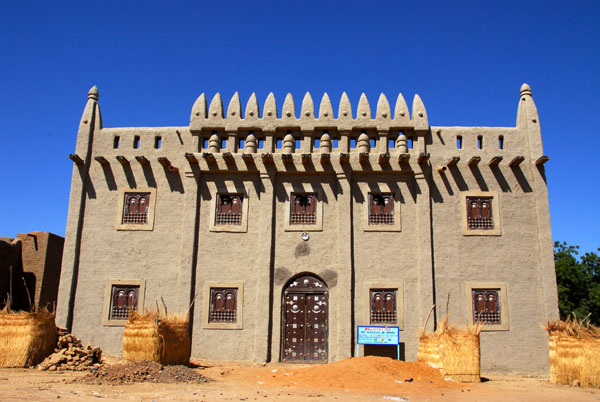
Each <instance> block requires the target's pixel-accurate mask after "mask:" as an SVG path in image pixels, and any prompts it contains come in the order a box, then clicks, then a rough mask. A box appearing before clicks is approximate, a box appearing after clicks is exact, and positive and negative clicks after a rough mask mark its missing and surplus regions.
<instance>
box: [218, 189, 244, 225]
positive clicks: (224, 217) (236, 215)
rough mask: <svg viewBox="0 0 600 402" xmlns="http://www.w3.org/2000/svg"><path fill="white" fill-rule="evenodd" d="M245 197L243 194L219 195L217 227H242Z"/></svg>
mask: <svg viewBox="0 0 600 402" xmlns="http://www.w3.org/2000/svg"><path fill="white" fill-rule="evenodd" d="M243 202H244V197H243V196H242V195H241V194H219V195H218V196H217V211H216V213H215V225H241V224H242V214H243V209H242V208H243Z"/></svg>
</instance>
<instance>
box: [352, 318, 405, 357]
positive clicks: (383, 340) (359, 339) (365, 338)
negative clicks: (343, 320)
mask: <svg viewBox="0 0 600 402" xmlns="http://www.w3.org/2000/svg"><path fill="white" fill-rule="evenodd" d="M358 345H396V347H397V349H398V350H397V351H398V360H400V328H398V327H371V326H363V325H359V326H358V327H357V328H356V356H358V354H359V353H358Z"/></svg>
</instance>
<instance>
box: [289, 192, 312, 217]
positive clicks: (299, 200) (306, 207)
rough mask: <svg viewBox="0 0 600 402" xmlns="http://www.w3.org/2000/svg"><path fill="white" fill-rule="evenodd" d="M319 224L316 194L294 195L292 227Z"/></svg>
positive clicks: (291, 214)
mask: <svg viewBox="0 0 600 402" xmlns="http://www.w3.org/2000/svg"><path fill="white" fill-rule="evenodd" d="M316 223H317V196H316V194H314V193H304V194H297V193H292V205H291V208H290V224H291V225H314V224H316Z"/></svg>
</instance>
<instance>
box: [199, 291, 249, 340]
mask: <svg viewBox="0 0 600 402" xmlns="http://www.w3.org/2000/svg"><path fill="white" fill-rule="evenodd" d="M203 304H204V310H203V317H202V328H204V329H242V324H243V314H242V313H243V310H242V307H243V306H244V283H243V282H206V283H205V284H204V302H203Z"/></svg>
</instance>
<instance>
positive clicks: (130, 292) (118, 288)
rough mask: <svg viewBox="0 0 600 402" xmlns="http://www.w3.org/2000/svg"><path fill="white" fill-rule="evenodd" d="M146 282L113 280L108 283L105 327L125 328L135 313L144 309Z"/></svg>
mask: <svg viewBox="0 0 600 402" xmlns="http://www.w3.org/2000/svg"><path fill="white" fill-rule="evenodd" d="M144 288H145V286H144V281H140V280H112V281H110V280H109V281H108V282H107V283H106V298H105V301H104V317H103V320H102V321H103V324H104V325H115V326H123V325H125V322H126V321H127V319H128V318H129V315H130V314H131V313H132V312H133V311H141V310H143V307H144Z"/></svg>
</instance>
